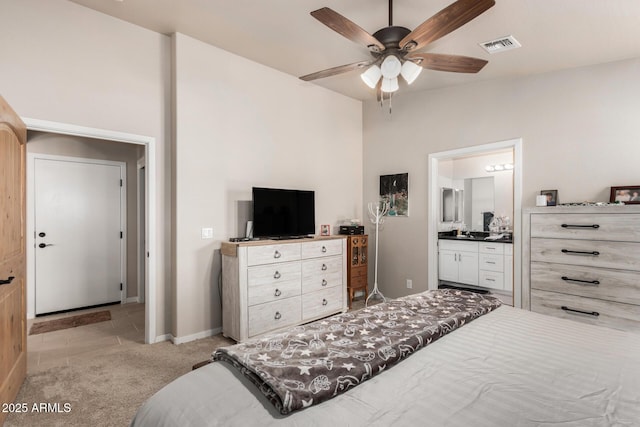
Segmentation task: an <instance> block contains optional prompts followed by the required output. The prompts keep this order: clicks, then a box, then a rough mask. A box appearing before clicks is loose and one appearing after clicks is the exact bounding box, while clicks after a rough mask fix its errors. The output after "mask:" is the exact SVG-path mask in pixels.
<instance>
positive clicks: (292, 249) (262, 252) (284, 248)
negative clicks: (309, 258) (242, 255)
mask: <svg viewBox="0 0 640 427" xmlns="http://www.w3.org/2000/svg"><path fill="white" fill-rule="evenodd" d="M299 259H300V243H287V244H282V245H264V246H249V247H248V248H247V265H260V264H273V263H277V262H287V261H296V260H299Z"/></svg>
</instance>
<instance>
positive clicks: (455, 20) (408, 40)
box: [400, 0, 496, 50]
mask: <svg viewBox="0 0 640 427" xmlns="http://www.w3.org/2000/svg"><path fill="white" fill-rule="evenodd" d="M494 4H496V2H495V0H458V1H457V2H455V3H452V4H450V5H449V6H447V7H445V8H444V9H442V10H441V11H440V12H438V13H436V14H435V15H433V16H432V17H431V18H429V19H427V20H426V21H424V22H423V23H422V24H420V25H419V26H418V27H417V28H416V29H415V30H413V31H412V32H410V33H409V34H407V36H406V37H404V38H403V39H402V40H400V48H402V49H405V50H418V49H421V48H423V47H425V46H426V45H428V44H429V43H431V42H433V41H435V40H438V39H439V38H440V37H443V36H446V35H447V34H449V33H450V32H452V31H453V30H456V29H458V28H460V27H462V26H463V25H464V24H466V23H467V22H469V21H471V20H472V19H473V18H475V17H477V16H478V15H480V14H482V13H483V12H485V11H486V10H488V9H489V8H491V7H492V6H493V5H494Z"/></svg>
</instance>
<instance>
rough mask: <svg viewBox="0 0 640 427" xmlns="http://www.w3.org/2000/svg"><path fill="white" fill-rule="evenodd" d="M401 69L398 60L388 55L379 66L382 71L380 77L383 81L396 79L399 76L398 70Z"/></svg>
mask: <svg viewBox="0 0 640 427" xmlns="http://www.w3.org/2000/svg"><path fill="white" fill-rule="evenodd" d="M401 69H402V64H401V63H400V60H399V59H398V57H397V56H395V55H388V56H387V57H386V58H384V61H382V64H381V65H380V70H381V71H382V76H383V77H384V78H385V79H394V78H396V77H398V75H399V74H400V70H401Z"/></svg>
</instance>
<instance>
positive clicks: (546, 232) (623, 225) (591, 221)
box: [531, 213, 640, 242]
mask: <svg viewBox="0 0 640 427" xmlns="http://www.w3.org/2000/svg"><path fill="white" fill-rule="evenodd" d="M638 224H640V214H600V215H594V214H579V213H575V214H572V213H558V214H531V237H549V238H558V239H586V240H612V241H621V242H640V227H638Z"/></svg>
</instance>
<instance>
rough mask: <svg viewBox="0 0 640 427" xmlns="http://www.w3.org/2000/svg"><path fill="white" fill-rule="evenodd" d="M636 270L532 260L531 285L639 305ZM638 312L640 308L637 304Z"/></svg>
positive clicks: (639, 282) (547, 289) (534, 287)
mask: <svg viewBox="0 0 640 427" xmlns="http://www.w3.org/2000/svg"><path fill="white" fill-rule="evenodd" d="M638 276H639V275H638V273H636V272H630V271H622V270H609V269H606V268H593V267H581V266H571V265H564V264H548V263H544V262H532V263H531V288H532V289H540V290H544V291H552V292H562V293H564V294H571V295H580V296H583V297H589V298H598V299H604V300H610V301H617V302H622V303H628V304H640V280H639V278H638ZM638 310H639V311H640V307H638Z"/></svg>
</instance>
